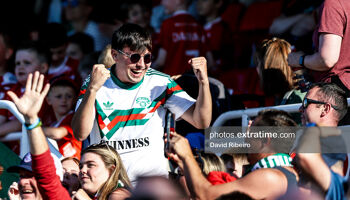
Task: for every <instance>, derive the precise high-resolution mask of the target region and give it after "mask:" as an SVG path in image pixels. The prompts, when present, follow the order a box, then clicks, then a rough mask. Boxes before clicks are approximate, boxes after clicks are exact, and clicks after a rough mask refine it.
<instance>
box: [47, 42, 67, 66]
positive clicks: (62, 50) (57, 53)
mask: <svg viewBox="0 0 350 200" xmlns="http://www.w3.org/2000/svg"><path fill="white" fill-rule="evenodd" d="M66 48H67V45H66V44H64V45H62V46H59V47H56V48H50V52H51V64H52V65H53V66H55V67H57V66H59V65H60V64H62V62H63V61H64V58H65V57H66Z"/></svg>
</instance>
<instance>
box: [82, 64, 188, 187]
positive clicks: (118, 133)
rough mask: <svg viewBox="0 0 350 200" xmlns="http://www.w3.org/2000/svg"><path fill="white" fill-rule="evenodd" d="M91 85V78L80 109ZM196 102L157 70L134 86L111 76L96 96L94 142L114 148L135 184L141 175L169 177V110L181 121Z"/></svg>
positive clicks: (87, 82) (150, 70)
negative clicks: (166, 143)
mask: <svg viewBox="0 0 350 200" xmlns="http://www.w3.org/2000/svg"><path fill="white" fill-rule="evenodd" d="M112 68H113V67H112ZM88 84H89V77H88V78H87V79H86V81H85V82H84V84H83V86H82V90H81V95H80V97H79V100H78V103H77V108H78V106H79V105H80V103H81V100H82V97H83V95H84V93H85V89H86V88H87V86H88ZM194 103H195V100H194V99H193V98H191V97H190V96H189V95H188V94H187V93H186V92H185V91H183V90H182V89H181V87H180V86H179V85H177V84H176V83H175V81H173V80H172V79H171V78H170V76H168V75H166V74H163V73H161V72H158V71H156V70H154V69H149V70H148V71H147V72H146V74H145V76H144V78H143V80H142V81H140V82H139V83H137V84H135V85H132V86H129V85H126V84H124V83H122V82H121V81H120V80H119V79H118V78H116V77H115V76H114V75H113V74H111V78H109V79H108V80H107V81H106V82H105V84H104V85H103V86H102V88H100V89H99V90H98V92H97V94H96V101H95V113H92V114H93V115H94V116H96V118H95V122H94V127H93V130H92V132H91V133H90V135H89V137H90V143H91V144H94V143H99V142H100V141H101V139H103V140H105V141H107V142H108V144H110V145H111V146H113V147H114V148H115V149H116V150H117V151H118V153H119V154H120V156H121V159H122V160H123V164H124V166H125V168H126V170H127V172H128V175H129V178H130V180H131V181H132V182H133V181H135V180H136V178H137V177H138V176H154V175H157V176H159V175H160V176H167V175H168V170H167V160H166V158H165V157H164V140H163V135H164V126H165V120H164V119H165V114H166V109H169V110H170V111H171V112H172V113H174V114H175V118H176V119H177V118H179V117H180V116H182V115H183V114H184V112H185V111H186V110H187V109H188V108H190V107H191V106H192V105H193V104H194Z"/></svg>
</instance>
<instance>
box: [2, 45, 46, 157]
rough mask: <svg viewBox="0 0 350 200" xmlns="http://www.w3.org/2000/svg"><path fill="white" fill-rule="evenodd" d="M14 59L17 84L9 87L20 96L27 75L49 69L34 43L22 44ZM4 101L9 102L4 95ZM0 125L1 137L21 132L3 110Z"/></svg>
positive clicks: (44, 51)
mask: <svg viewBox="0 0 350 200" xmlns="http://www.w3.org/2000/svg"><path fill="white" fill-rule="evenodd" d="M15 57H16V58H15V75H16V78H17V80H18V83H17V84H16V85H14V86H13V87H11V89H10V91H13V92H15V93H16V94H17V95H18V96H21V95H22V94H23V93H24V87H25V84H26V80H27V76H28V74H30V73H33V72H35V71H40V72H41V73H46V72H47V70H48V67H49V60H48V54H47V52H46V50H45V49H44V48H43V47H41V46H40V45H39V44H38V43H34V42H28V43H24V44H22V45H21V46H19V47H18V49H17V52H16V56H15ZM4 99H5V100H10V97H9V96H8V95H5V97H4ZM0 124H1V125H0V135H1V136H4V135H6V134H8V133H11V132H16V131H21V127H22V126H21V123H20V122H19V121H18V120H17V119H16V118H15V116H14V115H12V113H10V112H9V111H8V110H5V109H1V110H0ZM13 147H14V146H12V148H13ZM17 151H18V149H17Z"/></svg>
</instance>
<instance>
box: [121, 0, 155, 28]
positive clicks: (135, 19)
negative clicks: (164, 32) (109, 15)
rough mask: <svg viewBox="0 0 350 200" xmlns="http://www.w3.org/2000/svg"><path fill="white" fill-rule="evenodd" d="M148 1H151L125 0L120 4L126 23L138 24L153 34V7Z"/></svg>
mask: <svg viewBox="0 0 350 200" xmlns="http://www.w3.org/2000/svg"><path fill="white" fill-rule="evenodd" d="M147 3H149V2H145V1H144V0H131V1H130V0H129V1H125V2H124V3H123V4H122V5H121V6H120V10H121V12H122V15H123V18H124V20H123V21H124V22H125V23H132V24H137V25H139V26H141V27H142V28H145V29H147V30H148V31H149V32H150V33H151V34H152V33H153V28H152V27H151V26H150V20H151V19H150V18H151V7H150V6H149V5H147Z"/></svg>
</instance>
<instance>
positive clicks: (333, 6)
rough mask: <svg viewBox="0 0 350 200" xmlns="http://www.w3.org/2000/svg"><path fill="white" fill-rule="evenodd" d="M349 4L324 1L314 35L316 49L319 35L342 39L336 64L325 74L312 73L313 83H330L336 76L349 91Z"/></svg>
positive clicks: (333, 0) (330, 0)
mask: <svg viewBox="0 0 350 200" xmlns="http://www.w3.org/2000/svg"><path fill="white" fill-rule="evenodd" d="M349 17H350V4H349V1H347V0H325V2H324V4H323V5H322V6H321V16H320V23H319V27H318V29H316V32H315V34H314V38H313V39H314V44H315V47H316V49H318V46H319V40H318V38H319V36H320V34H321V33H330V34H335V35H339V36H341V37H342V43H341V47H340V55H339V59H338V62H337V63H336V64H335V65H334V67H333V68H332V69H330V70H329V71H325V72H316V71H312V72H311V73H312V75H313V76H314V79H315V80H314V81H315V82H320V81H323V82H330V78H331V76H334V75H338V76H339V78H340V80H341V81H342V83H343V84H344V85H345V86H346V87H347V88H348V89H350V56H349V53H350V21H348V20H347V19H348V18H349Z"/></svg>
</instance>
